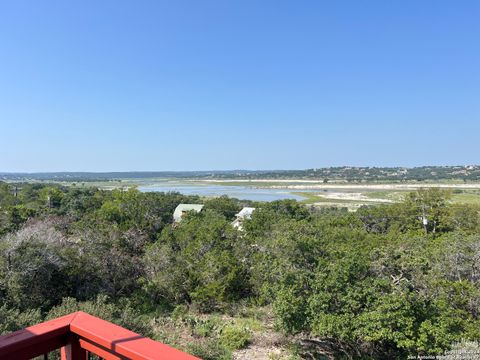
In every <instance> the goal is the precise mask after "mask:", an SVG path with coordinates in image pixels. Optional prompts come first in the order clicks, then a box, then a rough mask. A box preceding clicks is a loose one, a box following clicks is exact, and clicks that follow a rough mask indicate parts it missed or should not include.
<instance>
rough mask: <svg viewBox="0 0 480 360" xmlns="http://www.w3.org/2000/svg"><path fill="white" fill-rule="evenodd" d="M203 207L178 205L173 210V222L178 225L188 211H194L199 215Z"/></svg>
mask: <svg viewBox="0 0 480 360" xmlns="http://www.w3.org/2000/svg"><path fill="white" fill-rule="evenodd" d="M202 209H203V205H202V204H180V205H178V206H177V207H176V208H175V211H174V212H173V222H174V223H179V222H180V221H182V217H183V215H185V214H186V213H187V212H189V211H195V212H197V213H199V212H200V211H202Z"/></svg>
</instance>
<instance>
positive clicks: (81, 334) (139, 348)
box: [0, 311, 199, 360]
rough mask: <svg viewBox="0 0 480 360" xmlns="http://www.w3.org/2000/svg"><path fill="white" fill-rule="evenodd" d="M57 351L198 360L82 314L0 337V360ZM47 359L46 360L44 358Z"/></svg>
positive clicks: (112, 358)
mask: <svg viewBox="0 0 480 360" xmlns="http://www.w3.org/2000/svg"><path fill="white" fill-rule="evenodd" d="M56 349H60V354H61V358H62V360H87V359H89V358H90V356H89V354H95V355H97V356H99V357H101V358H103V359H105V360H120V359H121V360H125V359H131V360H199V359H198V358H196V357H194V356H192V355H188V354H186V353H183V352H181V351H179V350H177V349H174V348H172V347H170V346H167V345H165V344H162V343H160V342H157V341H153V340H152V339H149V338H146V337H143V336H141V335H138V334H136V333H134V332H132V331H129V330H127V329H124V328H122V327H120V326H118V325H114V324H112V323H110V322H108V321H105V320H102V319H99V318H96V317H94V316H91V315H88V314H86V313H84V312H82V311H79V312H75V313H72V314H70V315H67V316H63V317H60V318H57V319H54V320H50V321H47V322H44V323H41V324H37V325H34V326H30V327H28V328H25V329H23V330H19V331H16V332H14V333H11V334H7V335H4V336H0V360H7V359H8V360H27V359H32V358H34V357H37V356H40V355H46V354H48V353H49V352H51V351H54V350H56ZM45 358H46V357H45Z"/></svg>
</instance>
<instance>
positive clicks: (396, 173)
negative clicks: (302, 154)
mask: <svg viewBox="0 0 480 360" xmlns="http://www.w3.org/2000/svg"><path fill="white" fill-rule="evenodd" d="M152 178H184V179H185V178H196V179H206V178H213V179H252V180H253V179H260V178H262V179H272V180H275V179H278V180H281V179H309V180H321V181H325V182H328V181H336V182H338V181H342V182H405V181H445V180H455V181H480V166H479V165H466V166H463V165H462V166H422V167H414V168H406V167H351V166H341V167H329V168H317V169H306V170H228V171H224V170H214V171H138V172H51V173H48V172H46V173H0V180H4V181H71V182H89V181H115V180H124V179H152Z"/></svg>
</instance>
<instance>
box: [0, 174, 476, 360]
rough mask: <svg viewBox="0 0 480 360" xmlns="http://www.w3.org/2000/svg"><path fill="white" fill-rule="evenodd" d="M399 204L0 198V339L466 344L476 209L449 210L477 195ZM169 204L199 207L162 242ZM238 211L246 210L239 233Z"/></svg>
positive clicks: (423, 193) (223, 349) (398, 348)
mask: <svg viewBox="0 0 480 360" xmlns="http://www.w3.org/2000/svg"><path fill="white" fill-rule="evenodd" d="M403 195H404V196H403V200H402V201H400V202H397V203H393V204H386V205H373V206H364V207H361V208H360V209H359V210H358V211H357V212H355V213H349V212H347V211H345V210H344V209H335V208H322V209H318V208H311V207H307V206H306V205H305V204H301V203H298V202H296V201H292V200H284V201H274V202H271V203H252V202H246V201H239V200H235V199H230V198H227V197H221V198H216V199H201V198H199V197H195V196H184V195H181V194H178V193H141V192H139V191H137V190H135V189H130V190H128V191H121V190H114V191H102V190H98V189H95V188H87V187H85V188H78V187H64V186H60V185H51V184H50V185H47V184H28V183H16V184H14V183H9V184H7V183H1V182H0V302H1V304H2V305H1V306H0V332H1V333H7V332H10V331H13V330H16V329H19V328H22V327H25V326H27V325H30V324H33V323H37V322H40V321H42V320H45V319H50V318H54V317H57V316H61V315H63V314H66V313H70V312H72V311H77V310H84V311H86V312H89V313H91V314H93V315H96V316H99V317H102V318H104V319H107V320H109V321H113V322H115V323H118V324H120V325H122V326H125V327H127V328H130V329H132V330H134V331H136V332H139V333H141V334H144V335H146V336H150V337H153V338H155V339H157V340H159V341H163V342H165V343H168V344H171V345H172V346H175V347H178V348H181V349H183V350H186V351H189V352H191V353H194V354H196V355H198V356H200V357H202V358H204V359H225V360H227V359H232V352H234V351H237V350H238V349H242V348H245V347H247V348H248V346H249V345H250V344H251V343H255V344H256V345H257V344H258V342H259V341H262V340H261V339H262V336H260V335H264V334H266V333H270V332H272V331H274V329H275V331H277V334H279V336H282V341H280V343H281V344H282V345H281V346H282V347H283V349H284V350H285V351H286V352H288V353H289V354H290V355H288V356H289V358H291V359H300V358H302V357H307V354H310V355H309V356H310V358H312V356H314V358H321V357H320V355H318V356H317V355H312V354H332V355H331V356H332V357H334V358H339V359H341V358H345V359H349V358H355V359H371V358H373V359H375V358H376V359H385V358H407V356H408V355H417V354H420V355H422V354H423V355H426V354H441V353H443V351H445V350H447V349H450V348H458V347H459V346H460V347H461V346H467V345H462V344H469V343H468V341H478V340H479V339H480V318H479V316H480V315H479V312H478V308H479V306H480V305H479V304H480V276H479V274H480V269H479V263H478V259H479V257H480V213H479V211H480V207H479V205H478V203H477V202H476V201H472V202H471V203H470V204H460V203H458V202H457V201H456V199H457V198H458V196H462V197H465V196H468V197H474V196H475V197H476V196H479V194H478V193H476V192H458V191H456V190H455V191H454V192H449V191H443V190H440V189H437V188H432V189H429V190H419V191H415V192H411V193H403ZM179 203H204V204H205V207H204V210H203V211H202V212H200V213H198V214H197V213H191V214H188V215H187V216H186V217H184V218H183V220H182V222H181V223H180V224H178V225H175V226H173V225H172V215H173V211H174V209H175V207H176V206H177V205H178V204H179ZM247 205H249V206H254V207H256V208H257V210H255V212H254V213H253V216H252V218H251V219H249V220H246V221H245V222H244V224H243V230H241V231H238V230H236V229H234V228H233V227H232V225H231V222H232V220H233V219H234V216H235V213H237V212H238V211H239V210H240V209H241V208H242V207H243V206H247ZM273 327H274V329H273ZM459 343H460V345H459ZM276 356H277V355H272V356H271V358H272V359H275V358H277V357H276ZM278 356H280V355H278ZM282 356H283V355H282ZM278 358H279V357H278ZM283 358H285V357H283Z"/></svg>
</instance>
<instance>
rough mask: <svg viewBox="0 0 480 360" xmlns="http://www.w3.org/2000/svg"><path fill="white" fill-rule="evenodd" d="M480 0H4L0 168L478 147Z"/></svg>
mask: <svg viewBox="0 0 480 360" xmlns="http://www.w3.org/2000/svg"><path fill="white" fill-rule="evenodd" d="M479 19H480V1H477V0H473V1H468V0H459V1H454V0H449V1H442V0H422V1H418V0H394V1H385V0H378V1H373V0H365V1H358V0H350V1H341V0H339V1H337V0H335V1H322V0H312V1H307V0H290V1H282V0H236V1H233V0H231V1H228V0H218V1H209V0H202V1H197V0H190V1H182V0H174V1H172V0H169V1H159V0H155V1H143V0H141V1H120V0H112V1H107V0H91V1H88V0H78V1H61V0H59V1H47V0H42V1H37V0H32V1H22V0H3V1H0V171H123V170H125V171H127V170H207V169H300V168H310V167H323V166H336V165H365V166H384V165H385V166H397V165H398V166H416V165H448V164H470V163H477V164H478V163H480V20H479Z"/></svg>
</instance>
